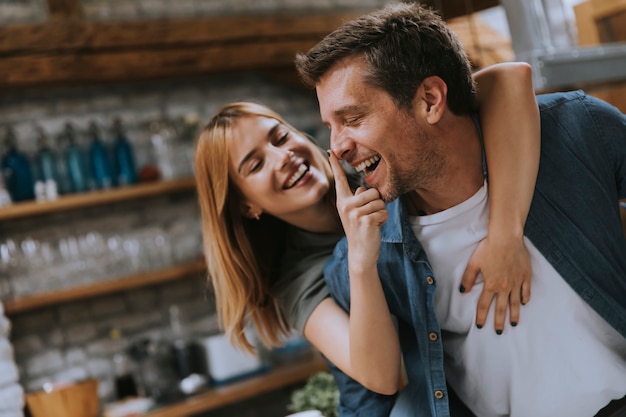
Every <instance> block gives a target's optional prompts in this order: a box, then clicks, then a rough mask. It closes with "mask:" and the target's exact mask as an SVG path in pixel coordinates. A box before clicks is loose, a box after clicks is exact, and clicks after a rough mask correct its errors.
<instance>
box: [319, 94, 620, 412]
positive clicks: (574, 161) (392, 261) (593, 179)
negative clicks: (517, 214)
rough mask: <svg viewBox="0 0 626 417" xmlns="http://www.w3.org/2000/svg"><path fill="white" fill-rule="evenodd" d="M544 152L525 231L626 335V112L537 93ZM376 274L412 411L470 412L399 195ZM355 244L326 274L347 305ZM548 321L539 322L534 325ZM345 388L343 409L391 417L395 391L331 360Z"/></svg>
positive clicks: (584, 99) (432, 279) (433, 282)
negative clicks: (622, 210)
mask: <svg viewBox="0 0 626 417" xmlns="http://www.w3.org/2000/svg"><path fill="white" fill-rule="evenodd" d="M537 100H538V102H539V105H540V111H541V132H542V134H541V138H542V141H541V157H540V167H539V173H538V177H537V184H536V187H535V193H534V196H533V201H532V204H531V208H530V213H529V216H528V219H527V222H526V226H525V235H526V236H527V237H528V238H529V239H530V240H531V241H532V242H533V244H534V245H535V246H536V247H537V248H538V249H539V250H540V251H541V253H542V254H543V255H544V256H545V257H546V259H547V260H548V261H549V262H550V263H551V264H552V265H553V266H554V268H555V269H556V270H557V271H558V272H559V274H560V275H561V276H562V277H563V278H564V279H565V280H566V281H567V282H568V283H569V284H570V285H571V286H572V287H573V288H574V290H575V291H576V292H577V293H578V294H579V295H580V296H581V297H582V298H583V299H584V300H585V301H586V302H587V303H588V304H589V305H590V306H591V307H592V308H594V309H595V310H596V311H597V312H598V313H599V314H600V315H601V316H602V317H603V318H604V319H605V320H606V321H607V322H608V323H609V324H610V325H611V326H613V327H614V328H615V329H616V330H618V331H619V332H620V333H621V334H622V335H624V337H626V239H624V237H623V235H622V230H621V223H620V222H621V220H620V214H619V205H618V199H620V198H625V197H626V117H625V116H624V115H623V114H621V113H620V112H619V111H617V110H616V109H615V108H614V107H612V106H609V105H608V104H606V103H604V102H601V101H599V100H597V99H594V98H592V97H589V96H586V95H585V94H584V93H582V92H572V93H565V94H563V93H560V94H549V95H543V96H539V97H538V98H537ZM387 209H388V211H389V219H388V221H387V223H386V224H385V225H384V226H383V227H382V229H381V242H382V243H381V248H380V256H379V261H378V270H379V274H380V277H381V280H382V283H383V288H384V291H385V296H386V298H387V302H388V304H389V308H390V311H391V313H392V314H393V315H395V316H396V317H397V318H398V330H399V335H400V344H401V347H402V353H403V355H404V361H405V366H406V370H407V376H408V380H409V387H410V389H411V392H412V396H413V399H412V406H411V410H408V412H405V414H406V415H411V416H436V417H443V416H450V415H455V416H458V415H471V414H469V412H468V411H466V410H465V411H455V410H452V411H451V408H452V407H457V406H461V407H462V404H461V405H459V404H457V403H455V402H451V401H449V398H450V396H451V395H453V393H451V392H448V389H447V388H446V375H445V373H444V366H443V358H444V355H443V346H442V343H441V338H440V337H439V335H440V333H441V332H440V327H439V323H438V322H437V317H436V315H435V306H434V294H435V290H436V288H437V277H436V276H434V274H433V271H432V269H431V267H430V264H429V262H428V259H427V258H426V255H425V253H424V251H423V250H422V247H421V246H420V243H419V242H418V241H417V239H416V238H415V235H414V233H413V231H412V230H411V226H410V224H409V222H408V216H407V213H406V211H405V210H404V206H403V204H402V203H401V200H395V201H393V202H391V203H389V204H388V205H387ZM347 251H348V246H347V241H346V240H345V238H344V239H343V240H342V241H340V242H339V244H338V245H337V247H336V248H335V251H334V254H333V258H331V259H330V260H329V261H328V263H327V264H326V267H325V270H324V274H325V279H326V282H327V285H328V287H329V290H330V293H331V295H332V296H333V298H334V299H335V300H336V301H337V302H338V304H339V305H340V306H342V308H344V309H345V310H349V307H350V294H349V278H348V258H347ZM535 325H540V323H535ZM331 370H332V372H333V374H334V376H335V379H336V381H337V384H338V386H339V388H340V391H341V396H340V405H339V413H340V416H342V417H347V416H361V415H363V416H365V415H367V416H369V417H374V416H387V415H389V412H390V410H391V408H392V407H393V404H394V402H395V396H383V395H378V394H375V393H373V392H371V391H368V390H366V389H365V388H363V387H362V386H361V385H359V384H358V383H357V382H355V381H354V380H352V379H350V378H349V377H347V376H346V375H345V374H343V373H341V371H339V370H338V369H337V368H335V367H334V366H332V365H331Z"/></svg>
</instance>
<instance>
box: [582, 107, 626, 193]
mask: <svg viewBox="0 0 626 417" xmlns="http://www.w3.org/2000/svg"><path fill="white" fill-rule="evenodd" d="M585 104H586V106H587V109H588V110H589V113H590V114H591V117H592V118H593V120H594V122H595V123H594V128H595V129H597V137H598V139H599V140H600V142H601V144H602V146H603V147H604V149H605V152H606V154H607V155H608V157H609V159H610V161H611V164H613V171H614V172H615V180H616V181H617V184H616V185H617V190H618V194H619V198H620V199H622V198H626V115H624V114H622V113H621V112H620V111H619V110H618V109H617V108H615V107H613V106H612V105H610V104H608V103H606V102H604V101H602V100H599V99H597V98H595V97H592V96H586V97H585Z"/></svg>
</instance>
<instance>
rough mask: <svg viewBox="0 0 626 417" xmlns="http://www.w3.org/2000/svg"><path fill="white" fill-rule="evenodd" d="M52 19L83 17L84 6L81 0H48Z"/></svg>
mask: <svg viewBox="0 0 626 417" xmlns="http://www.w3.org/2000/svg"><path fill="white" fill-rule="evenodd" d="M47 3H48V12H49V14H50V18H51V19H58V20H63V19H82V17H83V6H82V4H81V2H80V0H47Z"/></svg>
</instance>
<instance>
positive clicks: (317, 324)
mask: <svg viewBox="0 0 626 417" xmlns="http://www.w3.org/2000/svg"><path fill="white" fill-rule="evenodd" d="M330 160H331V166H332V167H333V172H334V173H335V186H336V190H337V208H338V211H339V215H340V217H341V221H342V223H343V227H344V230H345V232H346V237H347V240H348V247H349V250H348V270H349V275H350V316H349V317H348V315H347V313H346V312H345V311H344V310H342V309H341V308H340V307H339V306H338V305H337V304H336V303H335V302H334V301H333V300H331V299H326V300H324V301H322V303H320V304H319V305H318V306H317V307H316V308H315V310H313V313H312V314H311V315H310V316H309V319H308V320H307V323H306V325H305V327H304V336H305V337H306V338H307V339H308V340H309V341H310V342H311V343H313V345H315V347H317V348H318V349H319V350H320V351H321V352H322V353H323V354H324V355H325V356H326V357H327V358H328V359H329V360H330V361H331V362H333V364H335V366H337V367H338V368H339V369H341V370H342V371H343V372H344V373H345V374H347V375H348V376H350V377H351V378H353V379H355V380H356V381H358V382H359V383H361V385H363V386H365V387H366V388H368V389H369V390H371V391H374V392H378V393H380V394H388V395H390V394H394V393H395V392H397V390H398V385H399V382H400V343H399V341H398V335H397V333H396V329H395V326H394V323H393V320H392V318H391V314H390V312H389V308H388V306H387V300H386V299H385V294H384V292H383V288H382V284H381V282H380V278H379V276H378V270H377V267H376V262H377V260H378V253H379V249H380V226H381V225H382V224H384V223H385V221H386V220H387V211H386V209H385V203H384V202H383V201H382V200H381V199H380V195H379V194H378V191H377V190H376V189H370V190H365V189H364V188H359V189H357V191H356V193H355V194H354V195H353V194H352V191H351V190H350V187H349V185H348V181H347V179H346V177H345V174H344V172H343V170H342V169H341V166H340V165H339V161H338V160H337V158H336V157H335V156H334V155H331V157H330Z"/></svg>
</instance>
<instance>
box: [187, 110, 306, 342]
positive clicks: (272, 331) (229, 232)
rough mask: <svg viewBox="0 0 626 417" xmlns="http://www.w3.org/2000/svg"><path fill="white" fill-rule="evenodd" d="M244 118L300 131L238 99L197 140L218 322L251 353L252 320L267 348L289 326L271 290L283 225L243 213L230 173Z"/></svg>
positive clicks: (210, 276) (198, 177) (206, 247)
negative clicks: (231, 144)
mask: <svg viewBox="0 0 626 417" xmlns="http://www.w3.org/2000/svg"><path fill="white" fill-rule="evenodd" d="M243 117H267V118H271V119H275V120H277V121H278V122H280V123H282V124H283V125H285V126H287V127H288V128H289V129H292V130H293V131H295V132H298V131H297V130H296V129H294V128H293V127H292V126H290V125H289V124H288V123H287V122H285V120H283V118H282V117H280V116H279V115H278V114H277V113H275V112H274V111H272V110H270V109H269V108H267V107H265V106H263V105H260V104H257V103H251V102H236V103H231V104H228V105H226V106H224V107H223V108H222V109H220V110H219V111H218V112H217V113H216V114H215V115H214V116H213V117H212V118H211V120H210V121H209V123H208V124H207V125H206V126H205V127H204V128H203V129H202V132H201V133H200V135H199V137H198V140H197V144H196V153H195V170H196V174H195V175H196V183H197V189H198V199H199V204H200V212H201V216H202V234H203V242H204V255H205V258H206V263H207V267H208V279H209V280H210V282H211V283H212V285H213V290H214V292H215V299H216V307H217V315H218V320H219V322H220V325H221V327H222V328H223V329H224V331H225V332H226V334H227V335H228V337H229V339H230V341H231V343H233V344H234V345H236V346H239V347H242V348H244V349H246V350H247V351H250V352H251V351H253V350H254V347H253V346H252V344H251V343H250V341H249V340H248V339H247V337H246V335H245V333H244V330H245V329H246V324H247V323H248V322H249V321H250V320H251V321H252V323H254V325H255V326H256V329H257V331H258V334H259V337H260V339H261V341H262V342H263V344H264V345H266V346H275V345H279V344H280V342H281V337H282V336H284V335H287V334H288V333H289V330H290V328H289V325H288V323H287V321H286V320H285V316H284V314H283V312H282V310H281V308H280V306H279V304H278V302H277V299H276V297H275V296H274V295H273V294H272V292H271V278H270V277H271V276H273V274H275V271H276V268H277V264H278V262H279V259H280V258H279V256H280V254H281V253H282V249H283V245H284V241H285V239H284V236H285V230H286V226H287V224H286V223H284V222H283V221H281V220H278V219H276V218H274V217H272V216H270V215H264V216H263V217H262V218H261V220H254V219H252V220H251V219H248V218H246V217H244V216H243V214H242V212H241V203H242V196H241V194H240V192H239V190H238V189H237V188H236V187H235V186H234V184H233V183H232V182H231V181H230V179H229V175H228V160H229V155H228V143H229V142H230V141H233V140H237V138H236V137H235V134H234V127H235V126H236V125H237V123H238V121H239V119H241V118H243Z"/></svg>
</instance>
